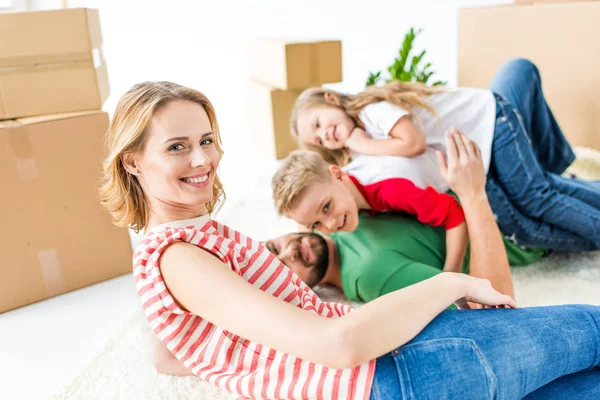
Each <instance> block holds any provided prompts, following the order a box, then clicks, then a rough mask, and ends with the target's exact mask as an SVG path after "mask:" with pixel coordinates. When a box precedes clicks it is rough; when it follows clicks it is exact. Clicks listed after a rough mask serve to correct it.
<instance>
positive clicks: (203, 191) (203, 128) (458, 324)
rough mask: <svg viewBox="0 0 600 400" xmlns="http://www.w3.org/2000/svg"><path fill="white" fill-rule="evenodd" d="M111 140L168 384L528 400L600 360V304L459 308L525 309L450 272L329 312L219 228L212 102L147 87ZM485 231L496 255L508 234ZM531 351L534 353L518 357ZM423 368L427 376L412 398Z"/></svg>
mask: <svg viewBox="0 0 600 400" xmlns="http://www.w3.org/2000/svg"><path fill="white" fill-rule="evenodd" d="M106 143H107V147H108V148H107V156H106V159H105V163H104V170H103V181H102V187H101V189H100V198H101V201H102V203H103V204H104V206H105V207H106V208H107V209H108V211H109V212H110V213H111V214H112V215H113V218H114V221H115V223H116V224H118V225H120V226H123V227H125V226H132V227H133V228H135V229H142V228H145V229H146V234H145V237H144V239H143V240H142V241H141V242H140V244H139V245H138V247H137V248H136V251H135V253H134V259H133V276H134V281H135V285H136V289H137V293H138V295H139V297H140V302H141V304H142V308H143V310H144V313H145V315H146V319H147V320H148V323H149V324H150V326H151V328H152V330H153V332H154V334H155V336H156V338H157V342H158V345H157V346H156V347H155V351H156V352H155V365H156V366H157V368H158V370H159V371H161V372H168V373H173V374H194V375H196V376H197V377H198V378H200V379H203V380H205V381H207V382H209V383H211V384H214V385H216V386H218V387H220V388H223V389H225V390H227V391H229V392H232V393H234V394H235V395H237V397H240V398H253V399H254V398H266V399H282V398H285V399H313V398H328V399H329V398H331V399H369V398H371V399H380V398H384V399H388V398H398V397H399V396H400V395H401V393H407V392H406V391H407V390H413V391H414V393H415V395H414V396H412V397H411V398H440V397H442V396H443V395H445V396H447V397H449V398H460V399H467V400H468V399H483V398H492V397H494V398H521V397H523V396H524V395H525V394H527V393H529V392H531V391H533V390H535V389H536V388H538V387H540V386H542V385H545V384H546V383H548V382H550V381H552V380H554V379H556V378H559V377H560V376H561V375H563V374H570V373H576V372H578V371H580V370H583V369H589V368H592V367H594V366H595V365H597V364H598V362H599V360H600V346H599V344H598V341H599V335H598V332H597V326H598V324H600V309H599V308H593V307H569V308H565V307H562V308H561V307H556V308H548V309H546V310H535V309H530V310H526V309H522V310H508V309H504V310H487V311H490V312H479V311H476V310H466V311H455V312H451V311H444V310H445V308H446V307H447V306H448V305H449V304H450V303H452V302H458V303H460V304H465V302H466V301H467V300H468V301H471V302H476V303H481V304H486V305H490V306H507V307H515V303H514V301H513V299H511V298H510V297H509V296H506V295H502V294H500V293H498V292H497V291H496V290H494V289H493V288H492V286H491V285H490V283H489V282H488V281H485V280H481V279H477V278H473V277H470V276H467V275H462V274H450V273H442V274H439V275H437V276H436V277H434V278H431V279H429V280H427V281H424V282H421V283H418V284H415V285H413V286H411V287H408V288H405V289H402V290H399V291H396V292H393V293H390V294H388V295H386V296H383V297H381V298H379V299H376V300H374V301H372V302H371V303H369V304H366V305H364V306H362V307H360V308H359V309H356V310H353V309H352V308H350V307H349V306H346V305H343V304H338V303H327V302H323V301H321V300H320V299H319V298H318V297H317V295H316V294H315V293H314V292H313V291H312V290H311V289H310V288H309V287H308V286H307V285H306V284H305V283H304V282H302V280H301V279H300V278H299V277H298V275H296V274H294V273H293V272H292V271H291V270H290V269H289V268H287V267H286V266H285V265H284V264H282V263H281V262H280V261H279V260H277V258H275V256H274V255H273V254H272V253H271V252H269V250H268V249H267V247H265V246H264V245H262V244H261V243H259V242H256V241H254V240H252V239H251V238H248V237H245V236H244V235H242V234H241V233H239V232H236V231H235V230H233V229H231V228H229V227H227V226H224V225H222V224H219V223H218V222H216V221H214V220H212V219H211V218H210V213H211V212H212V211H213V210H214V209H215V208H216V207H217V206H218V204H219V202H220V201H221V200H222V199H223V189H222V187H221V184H220V182H219V179H218V176H217V173H216V171H217V167H218V165H219V161H220V159H221V155H222V151H221V148H220V136H219V130H218V125H217V120H216V117H215V112H214V109H213V107H212V105H211V103H210V102H209V101H208V99H207V98H206V97H205V96H204V95H202V94H201V93H200V92H197V91H195V90H193V89H189V88H185V87H183V86H180V85H176V84H174V83H169V82H146V83H142V84H139V85H136V86H134V87H133V88H132V89H131V90H130V91H129V92H127V93H126V94H125V95H124V96H123V98H122V99H121V101H120V102H119V104H118V106H117V110H116V112H115V117H114V119H113V121H112V124H111V127H110V129H109V131H108V133H107V142H106ZM466 165H468V164H466ZM448 168H455V165H454V164H453V163H452V162H450V160H449V166H448ZM455 172H456V173H457V174H459V173H460V172H461V171H460V167H458V170H457V171H455ZM480 183H481V182H480ZM457 192H460V190H459V191H457ZM459 194H460V193H459ZM483 211H484V212H483V213H482V215H483V217H484V219H486V220H488V221H491V222H492V223H493V216H492V215H491V212H490V211H489V208H488V210H487V211H486V210H485V209H483ZM486 212H487V213H486ZM480 222H482V221H481V218H479V219H478V217H477V216H475V217H474V218H473V223H474V224H476V226H477V225H478V224H479V223H480ZM483 225H485V224H483ZM478 232H479V234H478V235H477V240H482V241H483V243H488V244H489V243H494V238H491V237H490V232H491V234H492V235H493V234H494V233H495V234H497V228H496V230H495V231H494V230H493V229H492V230H486V229H485V227H480V228H479V231H478ZM306 239H308V237H307V238H306ZM498 239H499V238H498ZM475 242H476V240H474V242H473V245H472V257H471V259H472V260H474V259H477V260H480V261H481V262H484V263H485V262H487V263H492V262H493V260H494V259H498V251H497V250H498V249H494V248H493V246H490V245H488V246H487V247H484V248H481V247H480V246H476V243H475ZM297 244H298V248H297V249H296V250H294V255H293V256H294V257H300V258H302V259H303V260H304V261H306V262H314V263H317V261H318V260H317V259H316V258H315V257H313V255H311V252H310V251H309V248H310V247H311V246H313V244H312V243H309V242H307V241H306V240H303V239H301V240H300V241H298V243H297ZM269 247H270V248H271V249H272V250H275V251H277V250H279V251H281V247H277V246H275V247H273V244H271V245H269ZM474 248H475V249H474ZM500 251H504V249H503V248H502V249H500ZM506 268H508V265H506ZM440 313H441V314H442V315H441V316H440V317H439V318H437V319H436V320H435V321H433V320H434V318H436V316H438V315H439V314H440ZM432 321H433V322H432ZM465 321H467V322H465ZM468 321H470V322H468ZM465 324H466V325H468V326H469V327H470V328H469V329H466V330H465V329H464V326H465ZM540 326H544V327H545V328H546V329H547V330H540V329H539V327H540ZM567 328H568V329H567ZM548 331H550V332H552V335H548V334H547V332H548ZM456 332H460V335H461V336H460V337H458V336H457V333H456ZM417 335H418V336H417ZM409 341H411V344H410V345H408V346H405V347H402V346H403V345H404V344H406V343H408V342H409ZM519 342H526V343H528V345H527V346H523V348H522V350H521V351H519V349H517V351H506V349H507V348H509V346H511V345H512V346H513V347H512V349H514V343H519ZM398 346H401V347H398ZM523 351H526V352H527V357H524V356H523V354H522V353H523ZM517 360H518V361H519V362H516V361H517ZM536 362H539V363H543V364H544V365H545V367H544V368H538V365H537V364H536ZM398 363H404V364H408V367H407V368H405V369H402V370H399V369H398V368H396V365H397V364H398ZM431 368H433V371H432V370H431ZM405 370H410V371H411V374H410V376H409V374H407V373H405V372H404V371H405ZM412 371H414V376H418V377H420V378H422V379H421V380H420V381H414V382H410V386H411V387H410V389H407V388H405V387H403V385H406V382H409V378H410V377H411V376H413V372H412ZM465 379H468V382H467V381H465ZM583 379H584V378H582V379H580V380H579V381H578V382H576V383H575V384H576V385H578V386H577V387H578V388H579V389H580V390H579V393H582V390H583V389H584V388H583V387H582V386H581V385H582V382H583V383H585V384H588V386H589V388H590V389H593V388H597V387H598V385H595V386H592V384H597V383H598V382H597V380H598V379H597V378H596V381H593V380H594V376H592V377H588V376H587V375H586V376H585V381H584V380H583ZM514 382H525V383H526V384H527V386H523V387H521V386H519V385H514ZM572 383H573V382H572V381H569V385H571V384H572ZM569 387H572V385H571V386H569ZM553 389H554V388H553ZM590 393H591V391H589V390H588V391H586V392H585V395H589V394H590ZM589 398H592V397H589Z"/></svg>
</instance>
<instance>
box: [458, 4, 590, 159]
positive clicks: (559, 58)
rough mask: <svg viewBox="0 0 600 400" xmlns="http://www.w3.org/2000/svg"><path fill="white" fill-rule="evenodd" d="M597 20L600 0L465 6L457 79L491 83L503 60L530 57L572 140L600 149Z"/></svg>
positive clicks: (472, 83) (461, 16) (474, 83)
mask: <svg viewBox="0 0 600 400" xmlns="http://www.w3.org/2000/svg"><path fill="white" fill-rule="evenodd" d="M598 21H600V2H599V1H587V2H578V3H573V2H566V3H562V4H533V5H529V6H520V5H509V6H497V7H482V8H464V9H461V10H460V11H459V23H458V84H459V85H460V86H472V87H483V88H485V87H488V85H489V84H490V82H491V80H492V78H493V77H494V75H495V73H496V71H497V70H498V69H499V68H500V66H501V65H502V64H503V63H504V62H506V61H508V60H510V59H512V58H517V57H524V58H527V59H530V60H531V61H533V62H534V63H535V64H536V65H537V66H538V67H539V70H540V73H541V77H542V85H543V87H544V95H545V97H546V99H547V101H548V103H549V105H550V108H551V109H552V111H553V113H554V115H555V117H556V119H557V121H558V123H559V125H560V126H561V128H562V130H563V132H564V134H565V136H566V137H567V139H568V140H569V142H570V143H571V144H572V145H577V146H587V147H592V148H595V149H598V150H600V112H598V110H600V79H598V66H599V65H600V41H599V40H598V38H599V37H600V24H599V23H598ZM507 27H510V29H507Z"/></svg>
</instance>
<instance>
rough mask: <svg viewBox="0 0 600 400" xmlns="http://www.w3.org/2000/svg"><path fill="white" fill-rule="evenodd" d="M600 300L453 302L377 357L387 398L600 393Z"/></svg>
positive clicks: (376, 394)
mask: <svg viewBox="0 0 600 400" xmlns="http://www.w3.org/2000/svg"><path fill="white" fill-rule="evenodd" d="M599 326H600V307H597V306H588V305H568V306H552V307H533V308H521V309H516V310H510V309H488V310H463V311H460V310H448V311H444V312H443V313H441V314H440V315H439V316H438V317H437V318H436V319H434V320H433V321H432V322H431V323H430V324H429V325H428V326H427V327H426V328H425V329H424V330H423V331H422V332H421V333H420V334H419V335H417V336H416V337H415V338H414V339H413V340H411V341H410V342H409V343H407V344H406V345H404V346H402V347H399V348H398V349H396V350H394V351H392V352H390V353H388V354H385V355H383V356H381V357H379V358H378V359H377V363H376V367H375V377H374V380H373V386H372V389H371V396H370V398H371V399H372V400H380V399H405V400H409V399H410V400H416V399H435V400H442V399H449V400H450V399H461V400H470V399H473V400H485V399H497V400H504V399H522V398H524V397H525V396H527V397H525V398H526V399H528V400H538V399H597V398H600V397H598V395H599V394H600V369H592V368H595V367H598V366H600V331H599Z"/></svg>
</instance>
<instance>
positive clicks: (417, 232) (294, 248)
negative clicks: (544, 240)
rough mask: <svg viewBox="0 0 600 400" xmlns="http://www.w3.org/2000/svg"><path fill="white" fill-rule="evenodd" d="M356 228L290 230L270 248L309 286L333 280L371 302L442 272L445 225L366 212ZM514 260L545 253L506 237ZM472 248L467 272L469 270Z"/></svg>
mask: <svg viewBox="0 0 600 400" xmlns="http://www.w3.org/2000/svg"><path fill="white" fill-rule="evenodd" d="M359 218H360V222H359V224H358V228H357V229H356V230H355V231H354V232H338V233H334V234H331V235H329V236H321V235H319V234H316V233H310V232H301V233H289V234H287V235H283V236H279V237H277V238H275V239H272V240H269V241H267V243H266V246H267V248H268V249H269V250H270V251H271V252H272V253H273V254H275V256H276V257H277V258H278V259H279V260H281V262H283V263H284V264H285V265H287V266H288V267H289V268H291V269H292V270H293V271H294V272H295V273H296V274H298V276H300V278H301V279H302V280H303V281H304V282H306V284H307V285H309V286H315V285H322V284H330V285H334V286H337V287H338V288H340V289H342V290H343V292H344V294H345V295H346V297H348V298H349V299H350V300H354V301H363V302H367V301H371V300H373V299H375V298H377V297H379V296H383V295H384V294H386V293H389V292H393V291H394V290H398V289H401V288H403V287H406V286H409V285H412V284H414V283H417V282H420V281H423V280H425V279H428V278H431V277H432V276H434V275H437V274H439V273H441V272H442V269H443V267H444V262H445V258H446V244H445V236H446V232H445V231H444V228H440V227H432V226H429V225H425V224H422V223H420V222H419V221H417V220H416V218H414V217H412V216H409V215H406V214H392V213H386V214H379V215H376V216H369V215H367V214H364V213H361V215H360V217H359ZM504 246H505V248H506V253H507V256H508V261H509V263H510V265H515V266H516V265H527V264H529V263H531V262H533V261H535V260H537V259H539V258H541V257H542V256H543V255H544V254H545V252H544V250H542V249H523V248H520V247H519V246H517V245H516V244H514V243H512V242H510V241H508V240H504ZM469 261H470V260H469V251H467V255H466V257H465V260H464V262H463V267H462V272H463V273H469Z"/></svg>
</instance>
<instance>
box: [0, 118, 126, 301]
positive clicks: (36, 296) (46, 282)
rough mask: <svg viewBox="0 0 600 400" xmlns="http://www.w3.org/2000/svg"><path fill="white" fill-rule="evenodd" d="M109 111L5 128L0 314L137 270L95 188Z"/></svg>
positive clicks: (0, 160) (0, 144)
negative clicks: (132, 268) (132, 269)
mask: <svg viewBox="0 0 600 400" xmlns="http://www.w3.org/2000/svg"><path fill="white" fill-rule="evenodd" d="M107 128H108V116H107V114H106V113H103V112H101V111H93V112H87V113H78V114H70V115H52V116H46V117H37V118H27V119H22V120H12V121H3V122H0V180H1V181H2V196H0V221H2V231H1V232H0V253H1V254H2V262H1V263H0V312H3V311H6V310H10V309H13V308H16V307H19V306H23V305H26V304H30V303H33V302H36V301H39V300H42V299H45V298H48V297H52V296H55V295H57V294H60V293H64V292H68V291H71V290H74V289H78V288H81V287H83V286H87V285H90V284H92V283H96V282H99V281H102V280H105V279H109V278H113V277H115V276H118V275H123V274H125V273H128V272H130V271H131V256H132V254H131V245H130V242H129V235H128V233H127V230H126V229H123V228H118V227H116V226H115V225H113V224H112V222H111V219H110V215H109V214H108V213H107V212H106V210H104V208H103V207H102V206H101V205H100V203H99V201H98V199H97V196H96V192H95V187H96V186H97V183H98V177H99V172H100V169H101V157H102V155H101V149H102V141H103V136H104V134H105V132H106V130H107Z"/></svg>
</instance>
